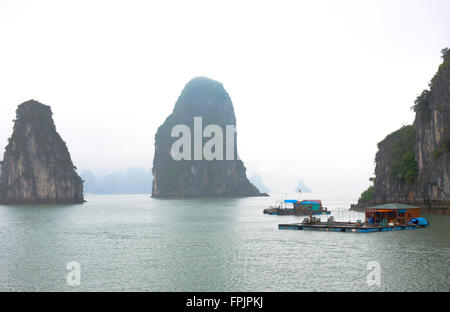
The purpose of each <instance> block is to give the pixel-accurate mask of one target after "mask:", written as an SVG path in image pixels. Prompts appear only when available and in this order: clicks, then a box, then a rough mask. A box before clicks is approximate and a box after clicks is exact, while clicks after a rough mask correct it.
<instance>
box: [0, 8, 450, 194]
mask: <svg viewBox="0 0 450 312" xmlns="http://www.w3.org/2000/svg"><path fill="white" fill-rule="evenodd" d="M449 12H450V1H446V0H442V1H438V0H427V1H425V0H423V1H416V0H413V1H410V0H408V1H400V0H399V1H392V0H390V1H361V0H359V1H164V2H156V1H84V0H83V1H71V2H69V1H46V0H42V1H20V0H19V1H11V0H6V1H5V0H3V1H1V2H0V40H1V41H0V42H1V48H0V86H1V92H0V151H1V152H0V155H1V156H0V158H2V157H3V156H2V155H3V151H4V148H5V146H6V144H7V140H8V137H9V136H10V135H11V133H12V126H13V124H12V122H11V121H12V120H13V119H14V118H15V110H16V108H17V105H19V104H20V103H22V102H24V101H26V100H29V99H35V100H38V101H40V102H42V103H44V104H47V105H50V106H51V107H52V110H53V113H54V116H53V117H54V120H55V123H56V127H57V130H58V132H59V133H60V134H61V136H62V138H63V139H64V141H66V142H67V145H68V147H69V151H70V153H71V156H72V160H73V162H74V164H75V165H76V166H77V168H78V171H79V172H80V173H81V172H82V171H84V170H90V171H92V172H94V173H96V174H99V175H107V174H108V173H111V172H125V171H126V170H127V168H130V167H140V168H143V170H146V171H149V170H150V169H151V167H152V161H153V154H154V135H155V133H156V130H157V128H158V127H159V126H160V125H161V124H162V123H163V121H164V120H165V118H166V117H167V116H168V115H169V114H170V113H171V112H172V110H173V107H174V105H175V102H176V100H177V97H178V95H179V94H180V92H181V90H182V89H183V87H184V85H185V84H186V83H187V82H188V81H189V80H190V79H191V78H193V77H196V76H206V77H209V78H212V79H214V80H217V81H220V82H222V83H223V85H224V87H225V89H226V90H227V91H228V93H229V94H230V96H231V99H232V101H233V104H234V110H235V113H236V118H237V131H238V142H237V144H238V150H239V156H240V158H241V159H242V160H243V161H244V164H245V166H246V167H247V175H248V176H249V177H250V176H251V175H252V174H257V175H259V176H260V177H261V179H262V181H263V183H264V185H266V186H267V187H268V188H269V189H270V190H272V191H274V192H291V191H292V190H293V188H295V186H296V185H297V184H298V182H299V180H300V179H301V180H303V181H304V182H305V184H306V185H308V187H310V188H311V189H312V190H314V191H315V192H321V193H329V194H342V195H343V196H354V197H355V198H357V197H358V195H359V194H360V193H361V192H362V191H363V190H364V189H366V188H367V186H368V185H369V183H370V182H369V180H368V178H369V177H370V176H372V174H373V171H374V157H375V153H376V151H377V145H376V144H377V143H378V142H379V141H381V140H382V139H383V138H384V137H385V136H386V135H387V134H389V133H390V132H392V131H394V130H396V129H398V128H400V127H401V126H402V125H403V124H410V123H412V122H413V119H414V113H413V112H412V111H411V110H410V107H411V106H412V105H413V102H414V99H415V98H416V96H417V95H418V94H419V93H421V92H422V90H423V89H425V88H427V87H428V82H429V80H430V79H431V78H432V76H433V75H434V73H435V71H436V68H437V67H438V65H439V64H440V63H441V61H442V60H441V58H440V52H439V51H440V50H441V49H442V48H444V47H448V46H450V36H449V33H448V30H449V29H450V16H449V15H450V13H449ZM149 192H150V190H149Z"/></svg>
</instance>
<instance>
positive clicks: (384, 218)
mask: <svg viewBox="0 0 450 312" xmlns="http://www.w3.org/2000/svg"><path fill="white" fill-rule="evenodd" d="M365 214H366V223H367V224H377V223H378V224H381V223H383V222H389V223H395V224H408V223H409V222H411V220H413V219H415V220H417V219H418V218H419V219H420V208H419V207H414V206H410V205H404V204H396V203H392V204H384V205H378V206H373V207H369V208H367V210H366V212H365Z"/></svg>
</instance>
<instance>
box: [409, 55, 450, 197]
mask: <svg viewBox="0 0 450 312" xmlns="http://www.w3.org/2000/svg"><path fill="white" fill-rule="evenodd" d="M442 58H443V60H444V61H443V63H442V64H441V65H440V66H439V69H438V72H437V73H436V75H435V76H434V77H433V79H432V80H431V83H430V90H424V91H423V92H422V94H421V95H420V96H419V97H418V98H417V100H416V105H415V106H414V110H415V111H416V119H415V120H414V129H415V130H416V145H415V154H416V159H417V164H418V167H419V182H420V184H419V185H418V189H417V194H416V199H417V200H424V201H429V202H430V204H433V202H436V201H437V202H446V204H447V205H450V50H449V49H448V48H447V49H444V50H442Z"/></svg>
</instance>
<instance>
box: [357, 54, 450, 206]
mask: <svg viewBox="0 0 450 312" xmlns="http://www.w3.org/2000/svg"><path fill="white" fill-rule="evenodd" d="M442 59H443V62H442V63H441V64H440V66H439V68H438V69H437V72H436V74H435V75H434V77H433V78H432V79H431V81H430V84H429V89H425V90H423V91H422V92H421V93H420V95H419V96H418V97H417V99H416V101H415V103H414V105H413V106H412V109H413V110H414V111H415V113H416V117H415V120H414V123H413V124H412V125H406V126H403V127H401V128H400V129H399V130H397V131H395V132H393V133H391V134H389V135H388V136H387V137H386V138H385V139H384V140H383V141H381V142H380V143H378V153H377V154H376V157H375V162H376V167H375V176H374V177H372V178H371V181H373V185H372V186H370V187H369V189H367V190H366V191H365V192H364V193H363V194H362V195H361V198H360V199H359V202H358V205H357V206H356V207H354V209H361V208H364V207H368V206H371V205H374V204H383V203H389V202H399V203H404V204H411V205H416V206H419V207H421V208H422V210H424V211H429V212H432V213H438V214H449V213H450V209H449V208H450V49H448V48H446V49H443V50H442Z"/></svg>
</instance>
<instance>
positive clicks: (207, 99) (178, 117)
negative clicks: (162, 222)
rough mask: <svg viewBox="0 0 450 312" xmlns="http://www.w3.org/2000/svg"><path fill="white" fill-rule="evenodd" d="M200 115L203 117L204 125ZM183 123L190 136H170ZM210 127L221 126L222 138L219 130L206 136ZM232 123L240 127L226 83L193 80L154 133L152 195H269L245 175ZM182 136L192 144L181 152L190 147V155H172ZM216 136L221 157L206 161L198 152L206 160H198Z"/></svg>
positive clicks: (206, 79) (199, 78)
mask: <svg viewBox="0 0 450 312" xmlns="http://www.w3.org/2000/svg"><path fill="white" fill-rule="evenodd" d="M199 117H201V126H200V127H199V126H198V125H199V124H198V121H199V120H200V119H199ZM194 120H196V121H197V123H196V122H195V121H194ZM179 125H185V126H187V128H189V129H188V130H189V133H190V134H189V136H190V137H189V138H188V137H185V136H184V135H185V134H184V133H183V134H181V133H175V135H174V136H172V131H173V129H174V127H176V126H179ZM195 125H197V126H195ZM209 125H217V126H219V127H220V129H221V130H222V131H221V132H222V134H223V138H220V135H219V137H217V135H218V134H217V133H215V132H214V133H213V132H212V133H209V134H208V133H207V132H208V131H206V128H207V127H208V126H209ZM230 126H234V127H235V126H236V117H235V115H234V109H233V104H232V102H231V99H230V96H229V95H228V93H227V92H226V91H225V89H224V87H223V85H222V84H221V83H219V82H217V81H214V80H211V79H208V78H205V77H197V78H194V79H192V80H191V81H189V82H188V84H187V85H186V86H185V87H184V89H183V91H182V92H181V94H180V96H179V98H178V100H177V102H176V104H175V107H174V109H173V112H172V114H170V115H169V116H168V117H167V119H166V120H165V122H164V123H163V124H162V125H161V126H160V127H159V128H158V131H157V133H156V135H155V156H154V159H153V176H154V179H153V189H152V196H153V197H202V196H237V197H245V196H266V195H267V194H264V193H260V192H259V191H258V189H257V188H256V187H255V186H253V185H252V184H251V183H250V182H249V180H248V179H247V175H246V168H245V167H244V164H243V162H242V161H241V160H239V159H238V157H237V142H236V133H235V132H232V133H231V135H230V133H228V135H227V132H229V131H227V128H228V129H230ZM175 129H176V128H175ZM205 132H206V133H205ZM181 138H184V139H189V140H188V141H189V142H190V144H189V145H185V146H183V147H181V148H180V151H182V152H186V153H187V151H188V150H189V149H190V153H189V154H190V156H189V157H187V158H188V159H185V158H183V159H181V160H180V159H175V158H174V157H173V154H171V153H172V152H173V150H172V148H173V144H174V143H176V141H179V140H180V139H181ZM213 138H214V139H218V141H216V142H219V141H220V142H221V144H220V145H219V144H217V146H214V147H213V148H212V149H211V150H212V151H213V152H217V151H219V152H220V153H219V154H221V155H222V156H221V158H222V159H220V157H218V158H219V159H217V158H214V159H212V160H211V159H205V158H204V156H203V155H202V154H203V153H201V152H200V157H202V158H201V160H199V159H198V155H199V151H201V150H200V149H199V148H201V146H208V141H210V140H212V139H213ZM230 142H231V144H229V143H230ZM199 143H200V144H199ZM184 148H187V150H186V151H185V150H184ZM227 148H228V150H227ZM216 149H218V150H216ZM220 149H222V151H220ZM196 152H197V154H196ZM196 155H197V157H196ZM227 155H228V156H230V155H232V159H231V160H230V157H227ZM227 159H228V160H227Z"/></svg>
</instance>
